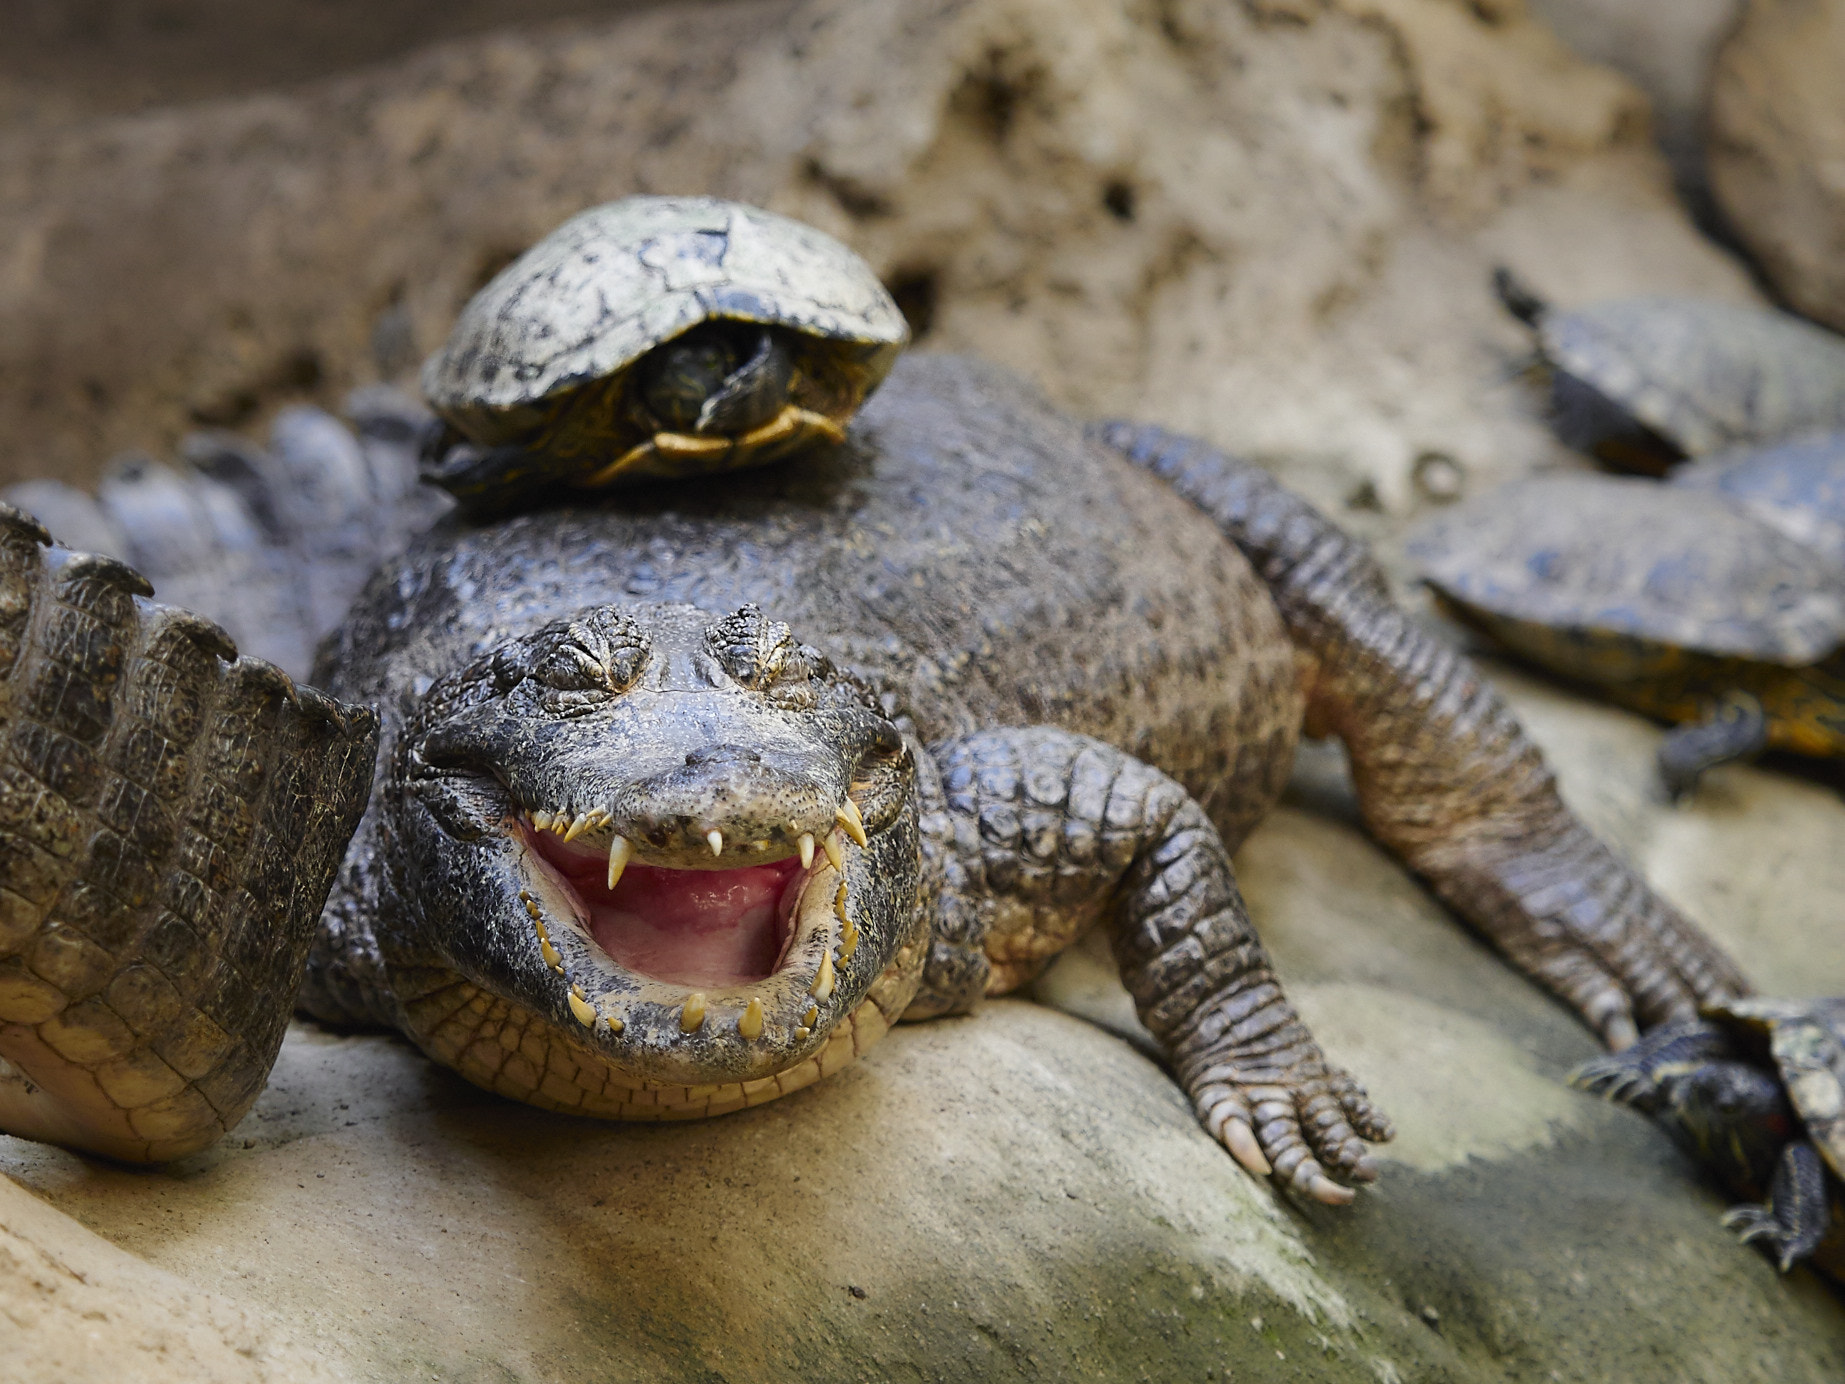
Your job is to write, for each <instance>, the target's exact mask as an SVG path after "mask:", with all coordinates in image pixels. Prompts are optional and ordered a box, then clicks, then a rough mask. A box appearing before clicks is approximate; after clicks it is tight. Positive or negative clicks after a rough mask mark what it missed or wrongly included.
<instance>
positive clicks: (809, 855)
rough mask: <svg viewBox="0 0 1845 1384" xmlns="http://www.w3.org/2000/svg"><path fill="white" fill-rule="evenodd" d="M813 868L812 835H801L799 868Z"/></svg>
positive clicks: (808, 833)
mask: <svg viewBox="0 0 1845 1384" xmlns="http://www.w3.org/2000/svg"><path fill="white" fill-rule="evenodd" d="M813 867H814V834H813V833H812V832H811V831H804V832H802V833H801V868H802V869H803V870H811V869H812V868H813Z"/></svg>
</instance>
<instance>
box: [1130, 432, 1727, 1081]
mask: <svg viewBox="0 0 1845 1384" xmlns="http://www.w3.org/2000/svg"><path fill="white" fill-rule="evenodd" d="M1095 435H1096V436H1098V437H1099V438H1100V439H1101V440H1103V441H1105V442H1106V443H1108V444H1109V445H1111V446H1113V447H1115V448H1117V449H1118V450H1119V451H1121V453H1122V454H1123V455H1124V456H1126V457H1127V458H1128V460H1130V461H1132V462H1133V463H1135V464H1136V465H1138V466H1142V467H1144V468H1146V469H1147V470H1149V471H1151V472H1153V473H1154V474H1156V475H1158V476H1160V477H1162V478H1164V479H1165V480H1166V481H1168V482H1169V483H1170V484H1171V485H1172V487H1173V488H1174V490H1176V491H1177V492H1178V493H1179V494H1181V495H1183V496H1184V497H1185V498H1186V499H1188V500H1190V501H1191V502H1192V503H1193V504H1195V505H1197V506H1198V507H1199V508H1200V509H1201V510H1203V511H1204V512H1205V513H1206V514H1209V515H1210V516H1211V517H1212V518H1213V519H1215V520H1216V521H1217V524H1218V525H1219V527H1220V528H1221V529H1222V530H1223V531H1224V533H1225V534H1226V535H1227V536H1228V537H1229V538H1230V539H1231V540H1232V541H1233V542H1235V543H1236V544H1237V546H1238V547H1239V548H1241V549H1242V551H1243V553H1244V555H1245V556H1247V557H1248V558H1249V560H1250V562H1251V564H1252V565H1253V566H1254V567H1255V569H1256V571H1257V572H1258V573H1259V574H1260V575H1261V576H1262V578H1263V580H1264V581H1266V582H1267V583H1268V586H1269V590H1270V591H1271V592H1272V593H1273V594H1274V597H1275V604H1276V605H1277V606H1278V607H1279V608H1280V610H1281V616H1282V619H1283V620H1284V621H1285V622H1286V624H1287V627H1288V633H1289V634H1290V636H1292V638H1293V640H1294V644H1295V646H1296V648H1298V649H1299V650H1300V651H1301V652H1302V653H1303V654H1305V655H1306V656H1307V657H1306V660H1305V661H1306V663H1307V665H1308V666H1309V667H1310V669H1311V672H1312V677H1311V685H1310V688H1309V696H1308V706H1307V723H1308V727H1309V729H1310V731H1311V732H1312V733H1315V734H1327V733H1330V734H1334V735H1337V736H1338V737H1339V738H1340V739H1341V740H1343V741H1344V742H1345V745H1346V748H1347V749H1348V750H1349V751H1350V753H1351V759H1352V780H1353V784H1354V786H1355V787H1356V789H1357V791H1358V802H1359V807H1360V809H1361V810H1362V811H1363V813H1364V820H1365V825H1366V826H1367V827H1368V828H1369V829H1370V831H1371V834H1372V835H1373V836H1375V837H1376V838H1377V839H1378V840H1379V841H1380V842H1382V843H1383V844H1384V845H1385V846H1387V847H1388V848H1389V849H1390V850H1392V851H1393V852H1395V853H1396V854H1397V855H1398V856H1399V857H1401V858H1402V859H1403V860H1404V862H1405V863H1407V864H1408V865H1409V866H1410V868H1411V869H1413V870H1415V871H1416V872H1417V873H1418V874H1420V875H1421V876H1422V877H1423V878H1424V879H1426V880H1427V881H1428V882H1429V884H1430V886H1431V887H1432V888H1433V889H1434V890H1435V892H1436V893H1437V894H1439V895H1440V896H1441V898H1442V900H1443V901H1444V902H1446V903H1447V904H1448V905H1449V906H1450V907H1451V908H1453V909H1454V910H1455V912H1457V913H1459V914H1460V915H1461V916H1462V917H1463V918H1465V919H1466V920H1467V921H1468V922H1469V923H1471V924H1472V925H1473V926H1474V927H1476V928H1478V929H1479V930H1480V931H1481V932H1482V933H1484V934H1485V935H1486V936H1487V937H1488V938H1490V939H1491V940H1492V941H1493V943H1494V944H1495V945H1497V946H1498V947H1499V949H1500V950H1501V951H1503V952H1504V953H1505V954H1506V956H1507V957H1508V958H1509V959H1510V960H1511V961H1512V962H1513V964H1514V965H1516V966H1518V967H1519V969H1521V970H1523V971H1524V972H1525V973H1526V974H1528V975H1530V976H1532V977H1533V978H1535V979H1536V980H1537V981H1539V982H1540V983H1541V984H1543V985H1544V986H1546V987H1547V988H1549V989H1550V990H1551V991H1553V992H1554V993H1555V994H1557V995H1558V996H1559V997H1561V998H1562V999H1563V1000H1564V1001H1565V1002H1566V1003H1567V1004H1569V1005H1570V1006H1571V1007H1572V1008H1574V1009H1575V1010H1576V1012H1577V1013H1578V1014H1580V1015H1581V1016H1582V1018H1583V1019H1584V1021H1586V1022H1587V1023H1588V1025H1589V1026H1590V1027H1591V1028H1593V1029H1594V1030H1595V1031H1596V1032H1597V1033H1599V1034H1600V1035H1601V1037H1602V1040H1603V1041H1604V1042H1605V1043H1607V1044H1608V1046H1609V1047H1612V1048H1616V1049H1619V1048H1624V1047H1627V1046H1629V1045H1631V1044H1632V1043H1633V1042H1634V1040H1635V1039H1636V1037H1638V1035H1639V1030H1640V1028H1641V1027H1643V1026H1647V1027H1650V1026H1651V1025H1654V1024H1658V1023H1664V1022H1668V1021H1676V1020H1688V1019H1691V1018H1693V1017H1695V1016H1696V1013H1697V1009H1698V1006H1699V1004H1701V1003H1705V1002H1709V1001H1716V1000H1722V999H1727V998H1731V997H1734V996H1737V995H1742V994H1746V993H1747V992H1748V989H1749V986H1748V982H1747V981H1745V980H1744V979H1743V976H1742V972H1741V971H1740V970H1739V969H1738V968H1737V966H1736V964H1735V962H1733V961H1732V960H1730V958H1729V957H1728V956H1726V955H1724V953H1723V950H1722V948H1720V947H1719V946H1718V945H1717V944H1716V943H1715V942H1713V941H1712V940H1711V939H1710V938H1709V937H1707V936H1705V935H1704V934H1703V933H1702V932H1700V931H1699V930H1698V928H1697V927H1696V926H1694V925H1693V924H1692V923H1691V922H1690V921H1689V920H1688V919H1687V918H1685V917H1684V916H1683V915H1682V914H1681V913H1679V911H1678V910H1677V909H1676V908H1674V907H1673V906H1672V905H1671V904H1669V903H1667V902H1666V901H1665V900H1664V899H1662V898H1660V897H1659V895H1657V894H1655V893H1654V892H1653V891H1652V889H1651V888H1650V887H1648V885H1647V883H1646V881H1645V880H1644V879H1643V878H1641V876H1640V875H1639V873H1638V872H1637V871H1636V870H1635V869H1634V868H1633V867H1632V866H1631V865H1629V864H1628V863H1627V862H1626V861H1624V860H1622V859H1620V858H1619V857H1618V856H1616V855H1615V854H1614V852H1613V851H1611V850H1609V849H1608V847H1607V846H1606V845H1605V844H1604V843H1603V842H1601V841H1600V840H1598V839H1597V838H1596V836H1595V834H1594V833H1593V832H1591V831H1590V830H1589V829H1588V827H1586V826H1585V825H1583V823H1582V822H1581V821H1580V820H1579V819H1578V818H1577V817H1576V815H1575V814H1574V813H1572V812H1571V811H1570V810H1569V808H1568V807H1567V806H1566V805H1565V804H1564V802H1563V799H1562V797H1561V796H1560V795H1559V794H1558V792H1557V785H1556V780H1555V778H1554V777H1553V776H1552V774H1551V772H1550V769H1549V767H1548V766H1547V765H1546V764H1545V763H1544V758H1543V756H1542V755H1541V754H1540V753H1539V752H1538V748H1537V746H1536V745H1534V744H1532V743H1531V741H1530V739H1529V738H1528V737H1527V736H1526V735H1525V732H1524V729H1523V727H1521V726H1520V725H1519V724H1518V720H1517V718H1516V717H1514V716H1513V715H1512V711H1511V708H1510V707H1508V706H1507V705H1506V704H1505V701H1504V699H1503V698H1501V697H1500V695H1499V694H1498V692H1497V691H1495V690H1494V688H1493V686H1492V684H1491V683H1489V682H1488V681H1487V680H1486V679H1485V678H1484V677H1482V676H1481V674H1480V672H1479V670H1478V669H1477V668H1475V667H1474V666H1473V664H1472V663H1471V662H1470V661H1469V660H1467V659H1466V658H1464V657H1462V656H1461V655H1460V654H1458V653H1456V652H1455V651H1454V650H1453V649H1450V648H1449V647H1447V646H1446V645H1445V644H1443V643H1442V642H1441V641H1440V640H1438V639H1436V638H1435V637H1434V636H1433V635H1431V634H1430V633H1429V632H1428V631H1426V630H1424V629H1422V628H1420V627H1419V626H1418V625H1417V624H1416V623H1415V622H1414V621H1413V620H1411V619H1410V618H1409V617H1408V616H1407V615H1405V614H1404V613H1403V611H1402V610H1400V609H1399V608H1398V607H1397V606H1396V605H1395V604H1394V603H1393V602H1392V601H1391V600H1390V597H1389V593H1388V588H1387V586H1386V583H1385V581H1384V575H1383V572H1382V571H1381V570H1380V569H1379V568H1378V566H1377V563H1376V562H1375V561H1374V560H1373V559H1372V558H1371V556H1370V554H1369V553H1368V552H1366V551H1365V548H1364V545H1363V544H1361V543H1359V542H1358V541H1357V540H1356V539H1354V538H1352V537H1351V536H1350V535H1348V534H1347V533H1345V532H1344V531H1343V530H1341V529H1340V528H1339V527H1338V526H1337V525H1336V524H1334V523H1332V522H1331V521H1330V520H1328V519H1327V518H1326V517H1325V516H1323V515H1321V514H1320V513H1319V512H1318V511H1316V510H1315V509H1314V508H1313V507H1312V506H1311V505H1309V504H1308V503H1307V502H1306V501H1305V500H1302V499H1300V498H1299V497H1298V496H1296V495H1293V494H1291V493H1290V492H1289V491H1288V490H1286V489H1285V488H1284V487H1283V486H1282V485H1281V484H1280V483H1279V482H1277V481H1276V480H1275V478H1274V477H1273V476H1271V475H1269V474H1268V473H1267V472H1265V471H1263V470H1262V468H1261V467H1259V466H1254V465H1251V464H1250V463H1248V462H1243V461H1238V460H1236V459H1235V458H1233V457H1229V456H1226V455H1225V454H1224V453H1222V452H1219V451H1217V450H1216V449H1214V448H1212V447H1209V446H1207V445H1206V444H1204V443H1202V442H1198V441H1196V440H1194V439H1191V438H1185V437H1179V436H1175V435H1174V434H1171V433H1168V432H1165V431H1163V430H1162V429H1159V428H1155V427H1142V426H1136V425H1132V424H1126V423H1109V424H1105V425H1102V426H1101V427H1100V428H1098V429H1096V430H1095Z"/></svg>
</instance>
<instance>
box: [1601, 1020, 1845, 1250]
mask: <svg viewBox="0 0 1845 1384" xmlns="http://www.w3.org/2000/svg"><path fill="white" fill-rule="evenodd" d="M1702 1012H1703V1015H1704V1018H1703V1020H1702V1021H1700V1022H1694V1023H1683V1024H1672V1025H1668V1026H1666V1027H1664V1028H1658V1029H1655V1030H1654V1031H1653V1032H1651V1033H1649V1034H1647V1036H1646V1037H1644V1038H1642V1039H1641V1040H1640V1041H1639V1042H1638V1043H1636V1044H1635V1045H1634V1046H1633V1047H1631V1048H1629V1049H1627V1051H1625V1052H1621V1053H1613V1054H1610V1055H1608V1056H1605V1057H1598V1058H1595V1059H1593V1060H1591V1061H1589V1062H1585V1063H1584V1064H1583V1065H1582V1066H1580V1067H1578V1068H1577V1069H1576V1070H1575V1071H1574V1072H1573V1073H1571V1075H1570V1081H1571V1084H1573V1085H1576V1086H1580V1087H1582V1088H1583V1089H1584V1090H1587V1091H1592V1092H1594V1093H1595V1094H1597V1095H1600V1096H1605V1097H1606V1098H1607V1099H1609V1100H1612V1101H1615V1102H1617V1103H1618V1104H1621V1105H1626V1106H1631V1107H1632V1108H1633V1109H1635V1110H1639V1111H1641V1112H1643V1113H1645V1114H1647V1115H1650V1116H1652V1117H1653V1118H1654V1119H1655V1120H1657V1121H1659V1123H1660V1124H1662V1125H1664V1126H1665V1127H1666V1129H1668V1130H1669V1131H1670V1132H1671V1133H1672V1135H1673V1137H1674V1138H1676V1139H1677V1140H1678V1141H1679V1142H1680V1143H1681V1144H1683V1145H1684V1146H1685V1148H1686V1149H1687V1150H1688V1151H1689V1152H1690V1153H1691V1154H1692V1156H1693V1157H1695V1158H1696V1159H1698V1161H1699V1162H1701V1163H1703V1164H1704V1165H1705V1166H1706V1167H1708V1168H1710V1169H1711V1170H1712V1171H1713V1172H1715V1173H1716V1174H1717V1176H1718V1177H1719V1178H1720V1179H1721V1180H1722V1181H1723V1183H1724V1186H1725V1187H1726V1188H1727V1189H1728V1190H1729V1191H1730V1192H1731V1193H1732V1194H1733V1195H1735V1196H1739V1197H1742V1198H1744V1199H1745V1200H1744V1202H1743V1204H1742V1205H1740V1206H1736V1207H1733V1208H1732V1209H1731V1210H1730V1211H1729V1212H1728V1213H1727V1214H1726V1215H1725V1216H1724V1218H1723V1223H1724V1224H1725V1225H1727V1226H1730V1227H1732V1228H1733V1229H1736V1230H1739V1231H1741V1233H1742V1238H1743V1240H1744V1241H1745V1242H1756V1241H1759V1242H1761V1243H1763V1244H1765V1245H1766V1246H1767V1247H1768V1248H1769V1250H1770V1253H1771V1254H1772V1255H1773V1257H1774V1260H1775V1262H1776V1263H1777V1264H1779V1265H1780V1268H1781V1271H1782V1272H1783V1273H1786V1272H1787V1271H1788V1270H1789V1269H1790V1268H1792V1267H1793V1266H1794V1265H1795V1264H1797V1263H1799V1262H1800V1261H1802V1260H1810V1261H1811V1262H1812V1264H1813V1266H1814V1267H1815V1268H1817V1269H1820V1270H1822V1271H1823V1272H1825V1273H1827V1274H1829V1275H1830V1276H1832V1277H1833V1278H1837V1279H1840V1280H1841V1281H1845V1188H1842V1187H1841V1185H1840V1179H1841V1178H1845V999H1821V1000H1808V1001H1790V1000H1765V999H1749V1000H1731V1001H1729V1002H1727V1003H1722V1004H1713V1005H1709V1006H1706V1007H1705V1008H1704V1010H1703V1011H1702Z"/></svg>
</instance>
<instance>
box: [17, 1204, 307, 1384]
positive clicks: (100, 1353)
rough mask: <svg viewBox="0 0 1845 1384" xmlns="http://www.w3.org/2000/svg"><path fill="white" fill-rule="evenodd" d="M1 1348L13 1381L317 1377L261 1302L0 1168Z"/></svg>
mask: <svg viewBox="0 0 1845 1384" xmlns="http://www.w3.org/2000/svg"><path fill="white" fill-rule="evenodd" d="M0 1356H3V1357H4V1359H5V1360H6V1376H7V1378H8V1379H11V1380H18V1381H21V1382H22V1384H37V1381H41V1380H42V1381H46V1384H50V1382H51V1381H57V1384H118V1381H121V1380H134V1381H136V1384H217V1381H223V1382H224V1384H243V1382H244V1381H253V1380H263V1381H271V1380H273V1381H277V1384H318V1381H322V1380H325V1381H328V1384H331V1381H332V1380H334V1379H335V1378H337V1377H338V1376H336V1375H334V1374H332V1373H330V1372H329V1371H328V1370H327V1369H326V1368H325V1367H324V1366H323V1365H322V1364H321V1363H320V1362H319V1361H318V1360H316V1359H315V1358H313V1357H312V1356H310V1355H307V1354H306V1353H304V1352H303V1351H302V1350H301V1349H300V1347H299V1346H297V1345H295V1344H294V1343H292V1342H291V1341H289V1340H288V1338H287V1336H286V1335H285V1334H284V1333H282V1332H281V1331H279V1330H278V1329H277V1327H276V1326H275V1323H274V1322H273V1321H271V1320H269V1319H268V1316H267V1314H266V1313H264V1312H262V1311H260V1310H258V1309H254V1308H251V1307H250V1306H248V1305H247V1304H244V1303H240V1302H235V1301H232V1300H230V1299H228V1298H224V1297H220V1296H218V1295H216V1294H213V1293H202V1292H200V1291H198V1290H197V1289H196V1288H193V1287H190V1286H189V1285H187V1284H186V1283H185V1282H184V1281H183V1280H181V1279H180V1278H178V1277H176V1276H175V1275H173V1274H171V1273H168V1272H166V1271H165V1270H163V1269H156V1268H153V1267H152V1266H150V1265H149V1264H147V1263H146V1262H145V1261H143V1260H140V1259H137V1258H136V1257H135V1256H134V1255H132V1254H128V1253H126V1252H124V1251H122V1250H120V1249H117V1248H116V1247H115V1246H114V1245H111V1244H110V1243H109V1242H108V1241H106V1240H104V1239H102V1238H101V1237H100V1236H97V1235H95V1234H93V1233H91V1232H90V1231H88V1230H85V1229H84V1228H83V1227H82V1226H80V1225H78V1224H77V1223H76V1222H75V1221H73V1220H71V1219H70V1217H68V1216H66V1215H64V1214H62V1213H61V1212H58V1211H55V1210H53V1209H52V1208H51V1207H49V1206H46V1205H45V1204H44V1203H43V1202H41V1201H40V1200H39V1199H38V1198H36V1197H34V1196H33V1195H32V1194H31V1193H29V1192H27V1191H25V1190H23V1189H22V1188H20V1187H19V1186H18V1185H16V1184H15V1183H12V1182H9V1181H7V1180H6V1179H5V1178H0Z"/></svg>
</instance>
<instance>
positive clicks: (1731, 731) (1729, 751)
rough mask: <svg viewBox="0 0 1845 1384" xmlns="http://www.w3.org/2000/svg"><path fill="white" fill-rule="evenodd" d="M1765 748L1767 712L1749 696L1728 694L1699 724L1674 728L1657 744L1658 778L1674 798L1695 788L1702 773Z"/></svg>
mask: <svg viewBox="0 0 1845 1384" xmlns="http://www.w3.org/2000/svg"><path fill="white" fill-rule="evenodd" d="M1767 748H1768V711H1767V709H1766V708H1765V707H1763V705H1762V699H1761V698H1760V697H1757V696H1756V695H1755V694H1754V693H1752V692H1740V691H1739V692H1729V693H1726V694H1725V695H1724V696H1723V697H1721V698H1719V699H1718V701H1717V702H1716V704H1715V705H1714V706H1712V707H1711V708H1710V711H1709V712H1708V713H1707V714H1706V715H1705V717H1704V719H1703V720H1701V721H1692V722H1689V723H1688V724H1686V725H1682V726H1674V727H1673V728H1672V729H1671V730H1669V731H1667V732H1666V734H1665V738H1664V739H1663V740H1661V741H1660V742H1659V776H1660V777H1661V778H1662V779H1664V780H1665V783H1666V790H1667V791H1668V792H1669V793H1671V794H1672V796H1673V797H1674V798H1682V797H1684V796H1685V795H1686V794H1687V793H1689V792H1691V790H1692V789H1694V788H1696V787H1697V786H1698V780H1699V779H1700V778H1702V777H1703V776H1704V771H1705V770H1707V769H1714V768H1716V767H1717V766H1718V765H1719V764H1730V763H1734V762H1735V761H1737V760H1739V759H1748V758H1750V757H1751V756H1753V755H1758V754H1760V753H1761V752H1762V751H1763V750H1765V749H1767Z"/></svg>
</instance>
